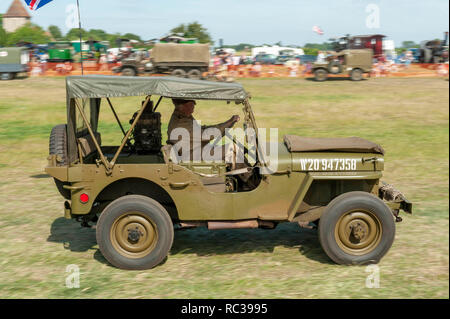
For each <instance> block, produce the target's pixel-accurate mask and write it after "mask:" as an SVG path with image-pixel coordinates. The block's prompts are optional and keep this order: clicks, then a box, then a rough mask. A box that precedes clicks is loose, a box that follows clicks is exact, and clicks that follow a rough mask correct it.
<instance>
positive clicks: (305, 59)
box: [296, 54, 317, 65]
mask: <svg viewBox="0 0 450 319" xmlns="http://www.w3.org/2000/svg"><path fill="white" fill-rule="evenodd" d="M296 58H297V59H299V60H300V64H302V65H303V64H306V63H314V62H316V60H317V55H313V54H303V55H297V56H296Z"/></svg>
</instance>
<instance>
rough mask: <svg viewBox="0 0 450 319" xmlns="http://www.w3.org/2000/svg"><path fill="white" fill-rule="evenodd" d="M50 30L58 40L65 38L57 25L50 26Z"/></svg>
mask: <svg viewBox="0 0 450 319" xmlns="http://www.w3.org/2000/svg"><path fill="white" fill-rule="evenodd" d="M48 32H50V34H51V35H52V37H53V39H55V40H56V41H61V40H62V39H63V35H62V32H61V30H60V29H59V28H58V27H57V26H56V25H51V26H49V27H48Z"/></svg>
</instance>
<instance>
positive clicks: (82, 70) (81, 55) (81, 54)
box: [77, 0, 84, 75]
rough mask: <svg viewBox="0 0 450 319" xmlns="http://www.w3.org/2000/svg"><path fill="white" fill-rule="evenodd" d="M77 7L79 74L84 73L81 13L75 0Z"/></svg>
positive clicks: (78, 3)
mask: <svg viewBox="0 0 450 319" xmlns="http://www.w3.org/2000/svg"><path fill="white" fill-rule="evenodd" d="M77 7H78V28H79V29H80V62H81V75H84V68H83V40H82V37H83V34H82V32H81V15H80V2H79V0H77Z"/></svg>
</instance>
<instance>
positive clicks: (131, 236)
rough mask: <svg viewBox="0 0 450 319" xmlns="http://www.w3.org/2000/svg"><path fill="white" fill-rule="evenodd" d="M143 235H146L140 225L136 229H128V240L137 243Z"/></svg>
mask: <svg viewBox="0 0 450 319" xmlns="http://www.w3.org/2000/svg"><path fill="white" fill-rule="evenodd" d="M141 236H144V234H143V233H142V232H141V231H140V230H139V228H138V227H136V228H135V229H128V240H129V241H130V242H131V243H133V244H135V243H137V242H138V241H139V238H141Z"/></svg>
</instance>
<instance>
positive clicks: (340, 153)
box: [45, 76, 412, 269]
mask: <svg viewBox="0 0 450 319" xmlns="http://www.w3.org/2000/svg"><path fill="white" fill-rule="evenodd" d="M66 92H67V99H66V100H67V112H66V113H67V116H68V117H67V124H62V125H57V126H55V127H54V128H53V129H52V132H51V134H50V143H49V144H50V155H49V157H48V165H47V167H46V168H45V171H46V172H47V173H48V174H49V175H51V176H52V177H54V179H55V182H56V186H57V188H58V190H59V192H60V193H61V195H62V196H63V197H64V198H65V202H64V211H65V217H66V218H69V219H71V218H73V219H76V220H78V221H80V222H81V223H82V225H83V226H86V227H91V224H90V223H97V224H96V238H97V242H98V245H99V248H100V251H101V253H102V254H103V256H104V257H105V258H106V259H107V260H108V261H109V262H110V263H111V264H112V265H114V266H116V267H119V268H124V269H147V268H152V267H154V266H156V265H158V264H159V263H161V262H162V261H163V260H164V258H166V256H167V255H168V252H169V251H170V248H171V246H172V242H173V240H174V228H175V227H176V228H177V229H183V228H192V227H202V226H203V227H208V229H226V228H264V229H271V228H274V227H276V226H277V224H279V223H282V222H296V223H298V224H299V225H300V226H303V227H306V226H308V225H310V223H312V224H311V225H315V226H318V237H319V241H320V243H321V245H322V247H323V249H324V251H325V253H326V254H327V255H328V256H329V257H330V258H331V259H332V260H333V261H335V262H336V263H339V264H366V263H376V262H378V261H379V260H380V259H381V258H382V257H383V256H384V255H385V254H386V253H387V251H388V250H389V248H390V247H391V245H392V243H393V241H394V237H395V222H394V221H397V222H399V221H401V218H400V217H399V211H400V210H404V211H405V212H408V213H411V211H412V205H411V203H410V202H409V201H408V200H407V199H406V198H405V197H404V196H403V195H402V194H401V193H400V192H398V191H397V190H395V189H394V188H393V187H392V186H390V185H387V184H383V183H382V182H381V181H380V179H381V178H382V176H383V170H384V165H385V161H384V150H383V148H382V147H381V146H379V145H378V144H375V143H373V142H370V141H367V140H364V139H362V138H357V137H353V138H305V137H300V136H294V135H286V136H285V137H284V142H282V143H272V144H271V145H272V147H273V149H276V150H277V151H278V156H277V157H276V158H271V159H270V163H272V164H270V163H269V161H268V160H266V156H267V155H265V152H263V149H262V145H266V141H264V140H261V141H259V140H258V139H256V141H255V145H254V148H253V147H251V148H250V149H247V147H249V146H245V145H243V144H242V143H238V142H237V141H236V140H235V139H234V138H232V139H231V141H232V143H233V145H235V147H236V150H241V151H243V152H244V154H247V158H248V160H249V163H250V160H251V164H249V165H248V167H247V168H246V172H247V173H248V174H249V176H248V179H247V180H246V181H244V180H240V179H238V177H239V174H241V173H242V170H239V169H238V170H236V169H235V168H234V167H233V164H230V163H226V162H221V161H216V162H208V161H203V160H202V161H195V162H193V161H190V160H187V161H185V160H183V159H179V158H178V156H177V152H176V151H174V150H173V148H172V147H173V146H171V145H170V144H168V145H164V146H163V145H162V141H161V114H160V113H158V112H156V109H157V107H158V106H159V104H160V101H161V100H162V99H163V98H167V99H172V98H180V99H194V100H214V101H216V103H215V104H216V105H217V106H216V107H220V108H223V107H233V106H234V105H235V104H242V105H243V108H242V110H243V113H244V116H243V117H242V118H244V119H245V123H244V127H245V128H249V129H254V130H256V131H258V130H257V127H258V126H257V124H256V119H255V115H254V113H253V111H252V109H251V105H250V100H249V98H250V95H249V94H248V93H247V92H246V91H245V90H244V88H243V87H242V86H241V85H240V84H237V83H220V82H209V81H197V80H190V79H180V78H175V77H170V76H169V77H145V78H133V77H127V78H125V77H117V76H84V77H83V76H71V77H67V78H66ZM127 96H143V97H144V101H143V103H142V105H139V107H137V111H136V112H135V113H134V114H130V115H129V117H130V118H131V120H130V123H131V126H130V128H129V129H128V130H127V131H125V130H124V129H123V126H122V125H121V123H120V121H119V119H118V117H117V115H116V114H117V113H116V111H115V109H114V106H113V104H112V102H111V100H110V99H109V98H110V97H127ZM153 99H154V101H155V102H156V101H158V102H157V103H156V105H154V103H153ZM103 100H106V102H107V103H108V108H107V109H109V108H111V111H112V113H113V114H114V115H115V117H116V119H117V121H118V130H121V131H122V132H123V134H124V138H122V141H121V142H120V141H118V144H116V145H113V146H103V145H102V143H101V140H102V138H101V133H103V132H101V131H100V128H101V127H103V126H102V125H99V119H100V118H101V117H99V114H100V112H101V109H103V107H101V105H102V104H103V103H102V101H103ZM220 101H222V103H223V104H220V106H219V102H220ZM227 102H234V103H231V104H230V103H227ZM234 107H236V106H234ZM364 111H365V110H364ZM132 113H133V112H132ZM103 118H104V117H103ZM304 124H305V123H304ZM306 124H307V123H306ZM272 147H271V151H270V152H271V153H272ZM272 160H273V161H272ZM233 163H236V160H235V159H234V160H233ZM272 165H274V166H272ZM268 236H270V234H268ZM199 240H201V239H199ZM243 240H245V238H243Z"/></svg>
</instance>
